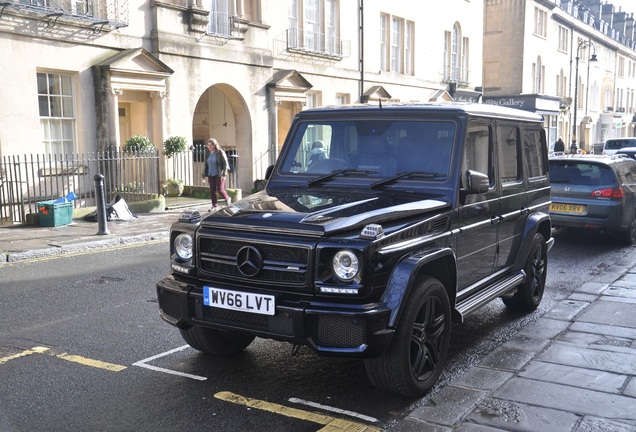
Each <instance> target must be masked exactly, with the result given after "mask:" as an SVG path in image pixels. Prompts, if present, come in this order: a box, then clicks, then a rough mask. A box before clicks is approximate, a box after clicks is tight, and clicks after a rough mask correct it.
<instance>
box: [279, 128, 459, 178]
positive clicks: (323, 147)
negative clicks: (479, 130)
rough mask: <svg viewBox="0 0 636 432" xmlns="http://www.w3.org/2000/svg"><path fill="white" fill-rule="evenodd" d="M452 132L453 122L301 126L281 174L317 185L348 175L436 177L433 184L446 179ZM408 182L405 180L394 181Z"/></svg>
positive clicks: (286, 155) (283, 163)
mask: <svg viewBox="0 0 636 432" xmlns="http://www.w3.org/2000/svg"><path fill="white" fill-rule="evenodd" d="M455 130H456V129H455V123H454V122H452V121H391V120H378V119H377V118H375V119H369V120H349V121H344V120H343V121H341V120H333V121H324V122H311V123H310V122H305V123H303V124H301V125H299V128H298V129H297V133H296V135H295V136H294V137H293V138H292V141H291V146H290V148H289V151H288V152H286V153H285V155H284V158H285V159H284V160H283V161H282V164H281V165H280V168H279V170H280V171H279V172H280V173H281V174H283V175H303V176H307V175H315V177H319V178H320V181H318V182H316V181H312V182H313V183H314V184H316V183H320V182H322V181H329V180H332V179H341V178H346V177H350V176H358V177H373V178H375V180H374V181H377V178H378V177H394V176H396V175H399V174H401V173H407V172H425V173H435V174H436V175H434V176H427V177H426V178H427V179H429V180H436V179H440V178H444V177H447V176H448V171H449V166H450V159H451V153H452V149H453V142H454V140H455ZM332 173H335V175H328V174H332ZM412 178H415V177H414V176H408V175H404V176H400V177H398V178H396V179H395V181H398V180H400V179H404V180H408V179H412ZM313 180H316V179H313ZM391 183H392V182H391Z"/></svg>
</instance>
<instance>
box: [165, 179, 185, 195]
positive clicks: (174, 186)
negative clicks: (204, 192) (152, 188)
mask: <svg viewBox="0 0 636 432" xmlns="http://www.w3.org/2000/svg"><path fill="white" fill-rule="evenodd" d="M184 187H185V186H184V184H183V180H181V179H173V178H171V179H168V180H167V181H166V195H167V196H169V197H178V196H181V194H183V189H184Z"/></svg>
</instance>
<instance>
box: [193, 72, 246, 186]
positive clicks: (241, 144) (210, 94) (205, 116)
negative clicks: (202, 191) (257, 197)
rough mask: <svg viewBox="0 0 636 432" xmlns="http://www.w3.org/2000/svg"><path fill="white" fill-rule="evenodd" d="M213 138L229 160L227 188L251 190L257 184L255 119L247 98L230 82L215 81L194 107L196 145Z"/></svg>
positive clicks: (194, 139) (194, 140)
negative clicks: (254, 144)
mask: <svg viewBox="0 0 636 432" xmlns="http://www.w3.org/2000/svg"><path fill="white" fill-rule="evenodd" d="M212 137H213V138H216V139H217V141H218V142H219V144H220V145H221V147H223V149H224V150H225V151H226V153H227V154H228V156H229V159H230V165H231V167H232V171H231V172H230V175H229V177H230V178H229V182H228V187H229V188H235V189H242V190H244V191H246V192H249V191H251V190H252V188H253V186H254V183H253V182H254V177H253V166H252V161H253V151H252V121H251V118H250V115H249V111H248V109H247V104H246V103H245V100H244V99H243V97H242V96H241V95H240V93H239V92H238V91H237V90H236V89H235V88H234V87H232V86H230V85H228V84H215V85H213V86H211V87H209V88H208V89H207V90H205V91H204V92H203V93H202V94H201V97H200V98H199V100H198V101H197V105H196V108H195V110H194V116H193V118H192V140H193V142H194V144H195V145H203V144H204V143H205V141H206V140H207V139H208V138H212ZM196 169H197V167H195V170H196ZM196 172H198V171H196Z"/></svg>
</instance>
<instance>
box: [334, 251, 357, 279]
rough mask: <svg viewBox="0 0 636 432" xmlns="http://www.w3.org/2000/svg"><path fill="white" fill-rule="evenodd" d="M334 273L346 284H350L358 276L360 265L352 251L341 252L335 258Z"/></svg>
mask: <svg viewBox="0 0 636 432" xmlns="http://www.w3.org/2000/svg"><path fill="white" fill-rule="evenodd" d="M332 266H333V272H334V273H335V274H336V277H337V278H338V279H340V280H342V281H344V282H349V281H350V280H352V279H354V278H355V277H356V276H357V275H358V271H359V270H360V265H359V261H358V257H357V256H356V254H354V253H353V252H351V251H350V250H341V251H339V252H337V253H336V254H335V255H334V256H333V262H332Z"/></svg>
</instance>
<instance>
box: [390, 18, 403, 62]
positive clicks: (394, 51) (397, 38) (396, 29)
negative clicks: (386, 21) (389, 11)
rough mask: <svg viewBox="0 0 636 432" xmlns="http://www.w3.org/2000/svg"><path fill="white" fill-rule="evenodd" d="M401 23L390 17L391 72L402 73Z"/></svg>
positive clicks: (397, 19)
mask: <svg viewBox="0 0 636 432" xmlns="http://www.w3.org/2000/svg"><path fill="white" fill-rule="evenodd" d="M402 22H403V20H401V19H399V18H396V17H391V39H390V40H391V50H390V58H391V61H390V65H391V66H390V71H391V72H402V31H403V29H402Z"/></svg>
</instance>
